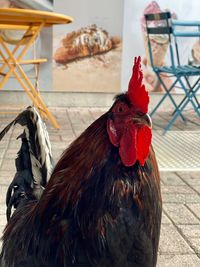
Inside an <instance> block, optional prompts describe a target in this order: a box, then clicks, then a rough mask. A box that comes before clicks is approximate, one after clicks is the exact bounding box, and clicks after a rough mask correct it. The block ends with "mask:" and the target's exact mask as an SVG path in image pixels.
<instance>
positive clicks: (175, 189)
mask: <svg viewBox="0 0 200 267" xmlns="http://www.w3.org/2000/svg"><path fill="white" fill-rule="evenodd" d="M162 193H163V194H169V193H173V194H194V193H195V191H194V190H193V189H192V188H190V187H188V186H187V185H165V184H164V185H163V187H162Z"/></svg>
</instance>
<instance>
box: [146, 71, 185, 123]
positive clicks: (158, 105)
mask: <svg viewBox="0 0 200 267" xmlns="http://www.w3.org/2000/svg"><path fill="white" fill-rule="evenodd" d="M156 75H157V77H158V79H159V82H160V83H161V84H162V86H163V88H164V89H165V92H166V93H165V95H164V96H163V97H162V98H161V100H160V101H159V102H158V104H157V105H156V107H155V108H154V109H153V111H152V112H151V113H150V115H151V116H153V114H154V113H155V112H156V110H157V109H158V108H159V107H160V105H161V104H162V102H163V101H164V100H165V98H166V97H167V96H168V97H169V98H170V100H171V102H172V104H173V105H174V107H175V110H178V106H177V104H176V102H175V101H174V99H173V97H172V96H171V94H170V92H171V90H172V89H173V87H174V86H175V85H176V83H177V81H178V79H176V80H175V81H174V82H173V84H172V85H171V87H170V88H168V89H167V87H166V85H165V84H164V82H163V81H162V79H161V77H160V75H159V73H156ZM180 117H181V118H182V120H183V122H186V119H185V118H184V116H183V115H182V114H180Z"/></svg>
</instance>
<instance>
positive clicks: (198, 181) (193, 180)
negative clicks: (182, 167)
mask: <svg viewBox="0 0 200 267" xmlns="http://www.w3.org/2000/svg"><path fill="white" fill-rule="evenodd" d="M179 176H181V178H182V179H183V180H184V181H185V182H186V183H188V184H189V185H191V186H200V172H190V173H187V172H179Z"/></svg>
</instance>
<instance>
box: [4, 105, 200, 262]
mask: <svg viewBox="0 0 200 267" xmlns="http://www.w3.org/2000/svg"><path fill="white" fill-rule="evenodd" d="M106 110H107V109H104V108H62V109H61V108H52V109H51V111H52V112H53V114H55V116H56V118H57V120H58V122H59V124H60V130H59V131H57V130H55V129H53V128H52V126H51V125H50V124H49V122H47V128H48V131H49V135H50V140H51V144H52V150H53V156H54V158H55V161H56V160H57V159H58V158H59V156H60V154H61V153H62V151H63V150H64V149H65V148H66V147H67V146H68V145H69V144H70V143H71V141H72V140H74V139H75V138H76V137H77V136H78V135H79V134H80V133H81V132H82V131H83V130H84V129H85V128H86V127H87V126H88V125H89V124H90V123H91V122H93V121H94V120H95V119H96V118H97V117H99V116H100V115H101V114H102V113H103V112H105V111H106ZM14 117H15V114H8V115H5V114H1V113H0V123H1V124H0V130H1V129H3V127H4V126H6V125H7V124H8V123H9V122H10V121H11V120H12V119H13V118H14ZM187 118H188V119H189V123H188V124H187V125H183V124H182V122H181V121H180V120H178V121H177V122H176V123H175V126H173V128H172V130H175V131H181V133H182V130H184V131H186V130H190V131H193V132H194V133H195V134H196V133H197V131H199V134H200V125H199V118H196V116H194V115H193V113H192V112H190V111H188V112H187ZM168 119H169V115H168V114H166V113H162V114H159V115H156V116H155V117H154V118H153V124H154V132H155V131H157V130H162V129H163V126H164V125H166V123H167V121H168ZM20 133H21V129H20V127H17V128H15V130H12V131H11V132H9V133H8V134H7V135H6V136H5V138H4V139H3V140H2V141H1V142H0V185H1V187H0V231H2V230H3V228H4V225H5V223H6V219H5V193H6V190H7V186H8V184H9V183H10V181H11V179H12V178H13V175H14V173H15V166H14V159H15V157H16V153H17V150H18V148H19V145H20V144H19V142H18V141H16V137H17V136H18V135H19V134H20ZM191 153H192V151H191ZM199 154H200V153H199ZM161 187H162V198H163V217H162V231H161V238H160V247H159V260H158V265H157V266H158V267H199V266H200V172H198V171H191V170H190V171H184V172H180V171H179V169H178V168H177V171H174V172H170V171H168V172H166V171H164V172H161Z"/></svg>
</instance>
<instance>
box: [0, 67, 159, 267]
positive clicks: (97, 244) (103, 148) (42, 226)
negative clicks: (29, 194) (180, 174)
mask: <svg viewBox="0 0 200 267" xmlns="http://www.w3.org/2000/svg"><path fill="white" fill-rule="evenodd" d="M137 64H139V63H138V62H136V64H135V65H136V66H137ZM135 72H136V70H135ZM136 82H137V80H136ZM143 89H144V88H143ZM143 89H141V92H142V90H143ZM129 91H130V90H129ZM133 98H134V96H132V95H130V92H129V94H123V95H120V96H118V97H117V98H116V101H115V103H114V105H113V106H112V107H111V109H110V110H109V111H108V112H107V113H105V114H104V115H102V116H101V117H100V118H99V119H97V120H96V121H95V122H94V123H93V124H91V125H90V126H89V127H88V128H87V129H86V130H85V132H83V133H82V134H81V136H80V137H79V138H77V139H76V140H75V141H74V142H73V143H72V144H71V146H70V147H69V148H68V149H67V150H66V151H65V152H64V154H63V156H62V157H61V159H60V160H59V162H58V163H57V165H56V167H55V169H54V171H53V173H52V175H51V178H50V180H49V182H48V184H47V186H46V188H45V190H44V192H43V194H42V196H41V198H40V199H39V200H32V201H29V202H28V203H27V204H26V205H25V206H23V207H21V208H20V207H19V208H18V209H17V211H16V212H15V213H14V215H13V216H12V218H11V219H10V221H9V223H8V225H7V227H6V230H5V233H4V236H3V249H2V255H1V258H2V265H1V266H5V267H72V266H73V267H90V266H91V267H94V266H95V267H111V266H112V267H126V266H127V267H128V266H131V267H155V266H156V261H157V250H158V242H159V233H160V220H161V197H160V184H159V183H160V181H159V173H158V168H157V163H156V159H155V154H154V151H153V148H152V146H150V143H151V130H150V127H151V126H150V121H149V118H148V116H146V114H145V113H146V112H145V110H144V109H143V108H142V107H141V108H140V109H138V107H139V106H140V104H139V103H137V101H136V102H135V103H136V105H135V107H134V106H133V104H132V102H133ZM127 142H128V143H127ZM139 145H140V146H141V147H142V149H140V148H139ZM134 147H135V149H136V150H135V151H134ZM149 147H150V150H149Z"/></svg>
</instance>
